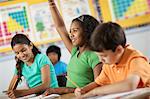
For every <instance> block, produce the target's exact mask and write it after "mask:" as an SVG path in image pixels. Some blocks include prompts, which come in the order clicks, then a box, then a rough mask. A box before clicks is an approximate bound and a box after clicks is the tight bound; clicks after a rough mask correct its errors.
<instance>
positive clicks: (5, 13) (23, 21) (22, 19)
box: [0, 3, 32, 49]
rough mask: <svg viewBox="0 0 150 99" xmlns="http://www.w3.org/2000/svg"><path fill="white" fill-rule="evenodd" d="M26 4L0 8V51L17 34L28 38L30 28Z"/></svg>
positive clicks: (8, 44)
mask: <svg viewBox="0 0 150 99" xmlns="http://www.w3.org/2000/svg"><path fill="white" fill-rule="evenodd" d="M29 23H30V19H29V15H28V9H27V4H26V3H19V4H14V5H9V6H3V7H0V49H1V48H5V47H8V46H10V40H11V38H12V36H13V35H15V34H17V33H24V34H27V35H29V36H30V38H31V39H32V36H31V35H32V34H31V27H30V24H29Z"/></svg>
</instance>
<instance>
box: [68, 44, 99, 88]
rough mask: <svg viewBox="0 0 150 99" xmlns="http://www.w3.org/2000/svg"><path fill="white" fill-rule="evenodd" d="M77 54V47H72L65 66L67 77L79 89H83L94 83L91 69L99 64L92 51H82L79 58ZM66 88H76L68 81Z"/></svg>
mask: <svg viewBox="0 0 150 99" xmlns="http://www.w3.org/2000/svg"><path fill="white" fill-rule="evenodd" d="M78 54H79V51H78V50H77V47H74V48H73V49H72V52H71V59H70V62H69V64H68V66H67V75H68V77H69V78H70V79H71V80H72V81H73V82H75V83H76V84H77V85H78V86H79V87H83V86H85V85H87V84H89V83H91V82H93V81H94V73H93V69H94V67H95V66H96V65H97V64H98V63H100V60H99V58H98V56H97V54H96V53H95V52H93V51H84V52H83V53H81V54H80V56H79V57H78ZM66 86H67V87H73V88H76V87H75V86H74V85H73V84H72V83H71V82H70V81H69V80H67V85H66Z"/></svg>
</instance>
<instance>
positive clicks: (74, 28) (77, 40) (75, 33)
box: [69, 21, 83, 46]
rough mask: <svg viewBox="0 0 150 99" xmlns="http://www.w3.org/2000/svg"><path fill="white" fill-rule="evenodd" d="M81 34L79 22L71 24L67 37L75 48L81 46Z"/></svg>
mask: <svg viewBox="0 0 150 99" xmlns="http://www.w3.org/2000/svg"><path fill="white" fill-rule="evenodd" d="M82 34H83V29H82V28H81V26H80V24H79V22H77V21H74V22H72V24H71V28H70V34H69V36H70V39H71V41H72V44H73V45H75V46H82V45H83V40H82Z"/></svg>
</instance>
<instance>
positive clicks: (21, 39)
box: [11, 34, 41, 81]
mask: <svg viewBox="0 0 150 99" xmlns="http://www.w3.org/2000/svg"><path fill="white" fill-rule="evenodd" d="M31 43H32V42H31V41H30V40H29V39H28V37H27V36H26V35H24V34H16V35H15V36H14V37H13V38H12V40H11V47H12V48H13V47H14V46H15V45H16V44H26V45H31ZM32 45H33V49H32V52H33V54H34V56H36V55H37V54H38V53H41V52H40V51H39V50H38V48H36V47H35V45H34V44H32ZM15 60H16V69H17V71H18V73H17V75H18V80H19V81H20V80H21V76H22V68H21V65H22V64H23V61H21V60H19V59H18V58H17V57H15Z"/></svg>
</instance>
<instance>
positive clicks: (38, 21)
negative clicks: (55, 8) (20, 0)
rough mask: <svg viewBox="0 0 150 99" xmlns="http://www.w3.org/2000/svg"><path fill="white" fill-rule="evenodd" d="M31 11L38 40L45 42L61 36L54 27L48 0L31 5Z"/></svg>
mask: <svg viewBox="0 0 150 99" xmlns="http://www.w3.org/2000/svg"><path fill="white" fill-rule="evenodd" d="M30 11H31V19H32V23H33V29H34V34H35V39H36V41H41V42H42V41H43V42H44V41H47V40H52V39H56V38H60V37H59V35H58V33H57V32H56V29H55V27H54V23H53V20H52V16H51V13H50V9H49V5H48V3H47V2H44V3H39V4H34V5H31V6H30Z"/></svg>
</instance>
